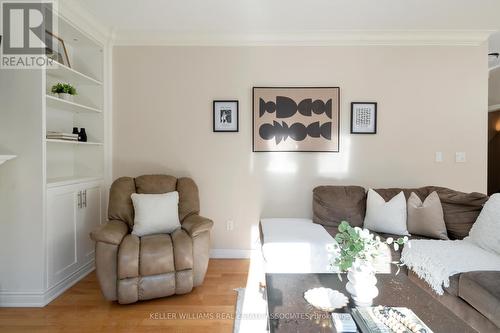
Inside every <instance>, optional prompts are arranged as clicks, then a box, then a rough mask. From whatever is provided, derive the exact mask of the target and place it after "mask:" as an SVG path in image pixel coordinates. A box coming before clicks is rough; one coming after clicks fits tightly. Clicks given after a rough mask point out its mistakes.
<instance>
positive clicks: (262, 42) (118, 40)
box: [112, 30, 495, 46]
mask: <svg viewBox="0 0 500 333" xmlns="http://www.w3.org/2000/svg"><path fill="white" fill-rule="evenodd" d="M494 32H495V31H494V30H335V31H318V32H311V33H307V32H297V33H256V34H225V33H222V34H216V33H210V34H207V33H205V34H197V33H172V32H161V31H123V30H122V31H121V30H115V31H113V38H112V44H113V45H118V46H120V45H123V46H125V45H145V46H147V45H150V46H153V45H167V46H274V45H278V46H280V45H281V46H336V45H339V46H342V45H347V46H349V45H352V46H357V45H389V46H390V45H409V46H411V45H458V46H477V45H480V44H482V43H484V42H485V41H487V40H488V37H489V36H490V35H491V34H492V33H494Z"/></svg>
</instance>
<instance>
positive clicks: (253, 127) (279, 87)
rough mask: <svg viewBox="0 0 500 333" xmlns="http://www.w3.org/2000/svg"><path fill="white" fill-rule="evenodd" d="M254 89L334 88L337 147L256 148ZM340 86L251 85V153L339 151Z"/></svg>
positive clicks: (340, 129)
mask: <svg viewBox="0 0 500 333" xmlns="http://www.w3.org/2000/svg"><path fill="white" fill-rule="evenodd" d="M256 89H291V90H294V89H334V90H337V92H338V96H337V97H338V98H337V101H336V103H335V104H336V108H337V112H336V117H337V126H338V129H337V131H336V135H335V136H336V139H337V142H338V147H337V149H336V150H258V149H256V147H255V130H256V128H255V127H256V124H255V114H256V109H255V105H256V104H255V90H256ZM341 91H342V90H341V88H340V87H339V86H254V87H252V152H253V153H340V143H341V142H340V141H341V140H340V133H341V131H342V128H341V114H342V112H341V99H342V94H341Z"/></svg>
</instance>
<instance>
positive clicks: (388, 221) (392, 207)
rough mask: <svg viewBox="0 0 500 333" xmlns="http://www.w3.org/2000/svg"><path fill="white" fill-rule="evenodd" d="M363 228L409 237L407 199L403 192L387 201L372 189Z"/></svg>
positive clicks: (369, 193)
mask: <svg viewBox="0 0 500 333" xmlns="http://www.w3.org/2000/svg"><path fill="white" fill-rule="evenodd" d="M363 227H364V228H367V229H369V230H372V231H377V232H387V233H391V234H397V235H409V233H408V230H407V229H406V199H405V196H404V194H403V192H399V194H398V195H396V196H395V197H394V198H392V199H391V200H389V201H385V200H384V199H383V198H382V197H381V196H380V195H379V194H378V193H377V192H375V191H374V190H372V189H370V190H369V191H368V198H367V200H366V216H365V221H364V224H363Z"/></svg>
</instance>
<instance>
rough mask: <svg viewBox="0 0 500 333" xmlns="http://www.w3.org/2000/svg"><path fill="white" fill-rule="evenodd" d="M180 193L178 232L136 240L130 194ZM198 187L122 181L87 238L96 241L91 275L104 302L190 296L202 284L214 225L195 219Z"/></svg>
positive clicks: (156, 178)
mask: <svg viewBox="0 0 500 333" xmlns="http://www.w3.org/2000/svg"><path fill="white" fill-rule="evenodd" d="M172 191H178V192H179V219H180V221H181V225H182V227H181V228H179V229H177V230H175V231H174V232H172V233H171V234H156V235H148V236H143V237H138V236H135V235H132V234H131V233H130V232H131V230H132V227H133V225H134V206H133V204H132V199H131V198H130V196H131V194H132V193H150V194H158V193H167V192H172ZM199 211H200V203H199V198H198V188H197V186H196V184H195V183H194V181H193V180H192V179H190V178H179V179H177V178H175V177H172V176H166V175H148V176H140V177H137V178H135V179H134V178H130V177H122V178H119V179H117V180H115V181H114V182H113V185H111V190H110V194H109V209H108V219H109V222H107V223H106V224H104V225H102V226H101V227H100V228H99V229H98V230H96V231H94V232H92V233H91V235H90V237H91V238H92V239H93V240H94V241H95V242H96V258H95V263H96V271H97V278H98V280H99V284H100V286H101V290H102V293H103V294H104V297H105V298H106V299H107V300H110V301H114V300H118V302H119V303H121V304H128V303H134V302H137V301H139V300H147V299H152V298H158V297H165V296H170V295H173V294H185V293H189V292H190V291H191V290H192V289H193V287H196V286H199V285H200V284H202V282H203V279H204V278H205V273H206V271H207V267H208V259H209V249H210V229H211V228H212V226H213V222H212V221H211V220H209V219H207V218H204V217H201V216H200V215H198V213H199Z"/></svg>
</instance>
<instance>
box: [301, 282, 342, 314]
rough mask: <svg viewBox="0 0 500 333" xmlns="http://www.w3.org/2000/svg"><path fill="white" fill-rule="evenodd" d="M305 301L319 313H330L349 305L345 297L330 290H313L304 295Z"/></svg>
mask: <svg viewBox="0 0 500 333" xmlns="http://www.w3.org/2000/svg"><path fill="white" fill-rule="evenodd" d="M304 298H305V299H306V301H307V302H308V303H309V304H311V305H312V306H314V307H315V308H317V309H319V310H321V311H327V312H332V311H333V310H335V309H340V308H343V307H344V306H346V305H347V303H349V299H348V298H347V296H345V295H344V294H342V293H341V292H339V291H337V290H333V289H330V288H323V287H321V288H313V289H309V290H307V291H306V292H305V293H304Z"/></svg>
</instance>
